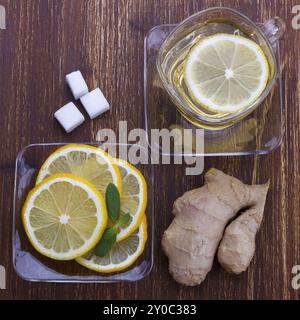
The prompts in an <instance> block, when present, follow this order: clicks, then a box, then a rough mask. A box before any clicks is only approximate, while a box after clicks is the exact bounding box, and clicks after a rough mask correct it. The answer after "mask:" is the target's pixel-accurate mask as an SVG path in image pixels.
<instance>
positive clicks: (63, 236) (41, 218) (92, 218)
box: [22, 174, 107, 260]
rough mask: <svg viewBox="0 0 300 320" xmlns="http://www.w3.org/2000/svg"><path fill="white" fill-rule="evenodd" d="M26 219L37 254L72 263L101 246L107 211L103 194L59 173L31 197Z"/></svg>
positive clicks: (30, 238) (28, 198) (25, 207)
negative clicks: (96, 246) (98, 244)
mask: <svg viewBox="0 0 300 320" xmlns="http://www.w3.org/2000/svg"><path fill="white" fill-rule="evenodd" d="M22 219H23V224H24V228H25V231H26V233H27V236H28V238H29V240H30V242H31V244H32V245H33V246H34V248H35V249H36V250H37V251H39V252H40V253H41V254H43V255H45V256H47V257H49V258H52V259H56V260H71V259H75V258H77V257H79V256H81V255H83V254H85V253H87V252H88V251H90V250H91V249H92V248H93V247H94V246H95V245H96V244H97V243H98V241H99V240H100V238H101V236H102V234H103V232H104V230H105V228H106V225H107V211H106V206H105V202H104V199H103V197H102V196H101V194H100V192H98V191H97V190H96V189H95V187H94V186H93V185H92V184H90V183H89V182H88V181H86V180H84V179H82V178H80V177H77V176H74V175H71V174H55V175H53V176H51V177H49V178H46V179H45V180H44V181H43V182H42V183H40V184H39V185H37V186H36V187H35V188H34V189H33V190H32V191H31V192H30V193H29V194H28V196H27V199H26V201H25V204H24V206H23V209H22Z"/></svg>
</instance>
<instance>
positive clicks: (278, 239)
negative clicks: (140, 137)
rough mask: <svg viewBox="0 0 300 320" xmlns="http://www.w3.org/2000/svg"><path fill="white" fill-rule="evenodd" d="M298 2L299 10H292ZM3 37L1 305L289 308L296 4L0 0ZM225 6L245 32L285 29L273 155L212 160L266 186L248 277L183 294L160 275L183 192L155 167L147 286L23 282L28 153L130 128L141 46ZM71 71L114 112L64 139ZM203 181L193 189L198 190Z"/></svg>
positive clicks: (295, 181) (298, 251)
mask: <svg viewBox="0 0 300 320" xmlns="http://www.w3.org/2000/svg"><path fill="white" fill-rule="evenodd" d="M298 2H299V1H298ZM0 4H1V5H4V6H5V7H6V12H7V29H6V30H5V31H1V30H0V109H1V114H0V136H1V142H0V145H1V147H0V227H1V229H0V234H1V238H0V264H2V265H4V266H5V267H6V271H7V290H5V291H4V290H2V291H1V290H0V299H11V298H12V299H17V298H19V299H53V298H58V299H60V298H65V299H92V298H96V299H124V298H129V299H141V298H148V299H162V298H165V299H166V298H167V299H172V298H175V299H211V298H213V299H224V298H225V299H298V298H299V297H300V290H299V291H296V290H293V289H292V287H291V279H292V274H291V269H292V267H293V265H295V264H300V205H299V194H300V177H299V170H300V160H299V158H300V157H299V146H300V144H299V139H300V133H299V123H300V112H299V108H300V105H299V90H300V85H299V84H300V81H299V80H300V79H299V67H300V58H299V53H300V52H299V49H300V30H299V31H296V30H293V29H292V27H291V20H292V17H293V15H292V7H293V5H295V4H297V0H295V1H289V0H276V1H262V0H261V1H259V0H257V1H246V0H235V1H209V0H203V1H200V0H195V1H193V0H190V1H189V0H176V1H174V0H172V1H171V0H170V1H167V0H124V1H121V0H114V1H113V0H103V1H101V0H98V1H97V0H95V1H93V0H88V1H86V0H63V1H62V0H49V1H47V0H2V1H1V3H0ZM216 5H217V6H218V5H224V6H228V7H232V8H235V9H237V10H240V11H241V12H243V13H244V14H246V15H247V16H249V17H250V18H251V19H253V20H254V21H263V20H265V19H267V18H270V17H273V16H276V15H277V16H280V17H281V18H283V19H284V20H285V22H286V24H287V32H286V33H285V36H284V39H283V41H281V50H282V52H283V61H284V63H285V69H284V71H283V79H284V88H285V96H284V100H285V105H286V113H285V137H284V140H283V143H282V145H281V146H280V147H279V148H278V149H277V150H276V151H275V152H273V153H272V154H270V155H266V156H255V157H251V156H248V157H212V158H207V159H205V167H206V168H209V167H211V166H216V167H217V168H219V169H221V170H224V171H226V172H228V173H230V174H232V175H235V176H237V177H239V178H241V179H242V180H244V181H245V182H247V183H255V182H256V183H260V182H264V181H266V180H267V179H269V178H270V179H271V188H270V192H269V196H268V200H267V204H266V211H265V219H264V222H263V224H262V228H261V230H260V233H259V235H258V237H257V249H256V254H255V257H254V259H253V261H252V263H251V266H250V268H249V270H248V271H247V272H245V273H243V274H242V275H240V276H232V275H229V274H226V273H225V272H224V271H223V270H222V269H221V268H220V267H219V265H218V264H217V263H215V265H214V268H213V270H212V272H211V273H210V274H209V275H208V277H207V279H206V281H205V282H204V283H203V284H202V285H201V286H199V287H194V288H186V287H183V286H180V285H178V284H177V283H175V282H174V281H173V279H172V278H171V277H170V276H169V274H168V270H167V260H166V258H165V256H164V255H163V253H162V250H161V248H160V245H159V243H160V239H161V236H162V233H163V230H164V229H165V228H166V227H167V226H168V225H169V223H170V221H171V218H172V217H171V213H170V212H171V206H172V202H171V201H170V200H168V201H164V199H167V198H168V199H172V201H173V200H174V199H175V198H176V197H177V196H179V195H180V194H181V193H182V192H183V191H184V190H185V189H187V188H188V187H189V186H185V185H182V179H181V177H180V176H174V175H171V172H172V171H171V170H172V169H171V168H170V167H168V166H157V167H156V168H155V173H156V181H155V201H156V210H155V212H156V228H155V240H156V246H155V258H154V268H153V271H152V273H151V274H150V276H148V277H147V278H146V279H144V280H142V281H139V282H137V283H119V284H45V283H29V282H26V281H23V280H22V279H20V278H19V277H18V276H17V275H16V273H15V272H14V270H13V266H12V252H11V236H12V235H11V224H12V205H13V184H14V165H15V158H16V155H17V153H18V151H19V150H20V149H21V148H22V147H24V146H26V145H27V144H29V143H37V142H64V141H93V140H95V134H96V132H97V129H98V128H102V127H107V128H109V127H111V128H114V127H115V126H116V124H117V122H118V121H119V120H127V121H128V123H129V129H130V128H134V127H142V126H143V125H144V124H143V40H144V37H145V35H146V33H147V31H148V30H149V29H150V28H152V27H153V26H155V25H158V24H164V23H175V22H179V21H181V20H182V19H184V18H186V17H187V16H189V15H190V14H192V13H195V12H197V11H199V10H201V9H204V8H208V7H212V6H216ZM76 69H80V70H81V71H82V72H83V73H84V74H85V76H86V78H87V81H88V84H89V86H90V87H96V86H100V87H101V88H102V89H103V91H104V92H105V94H106V96H107V97H108V100H109V101H110V102H111V104H112V105H113V106H114V108H113V110H112V112H111V114H110V115H109V114H106V115H105V116H103V117H100V118H99V119H96V120H94V121H86V123H85V124H84V125H83V126H82V127H81V128H80V129H79V130H76V131H74V132H73V133H71V134H70V135H66V134H65V133H64V132H63V130H62V129H61V128H60V127H59V125H58V124H57V122H56V121H55V120H53V112H54V111H55V110H56V109H57V108H58V107H59V106H61V105H63V104H64V103H66V102H68V101H69V100H71V98H72V97H71V95H70V92H69V90H68V89H67V87H66V85H65V81H64V76H65V74H67V73H68V72H70V71H73V70H76ZM201 182H202V177H196V178H194V180H193V182H191V185H192V184H198V185H200V184H201Z"/></svg>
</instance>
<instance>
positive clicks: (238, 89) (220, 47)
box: [184, 34, 269, 113]
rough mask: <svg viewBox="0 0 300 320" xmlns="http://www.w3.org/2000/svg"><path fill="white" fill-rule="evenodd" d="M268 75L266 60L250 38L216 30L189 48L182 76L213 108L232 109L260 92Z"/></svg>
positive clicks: (204, 103) (198, 98) (200, 100)
mask: <svg viewBox="0 0 300 320" xmlns="http://www.w3.org/2000/svg"><path fill="white" fill-rule="evenodd" d="M268 78H269V64H268V60H267V58H266V56H265V54H264V53H263V51H262V49H261V48H260V47H259V46H258V45H257V44H256V43H255V42H254V41H252V40H249V39H247V38H244V37H241V36H236V35H231V34H216V35H213V36H210V37H206V38H204V39H202V40H200V41H199V42H198V43H197V44H196V45H195V46H194V47H193V48H192V49H191V51H190V53H189V55H188V57H187V59H186V63H185V70H184V80H185V83H186V85H187V87H188V90H189V92H190V94H191V95H192V97H193V98H194V99H195V100H196V101H197V102H198V103H199V104H201V105H202V106H204V107H206V108H207V109H209V110H211V111H214V112H221V113H234V112H237V111H239V110H241V109H244V108H246V107H248V106H250V105H251V104H252V103H253V102H255V100H256V99H257V98H258V97H259V96H260V94H261V93H262V92H263V90H264V89H265V87H266V85H267V81H268Z"/></svg>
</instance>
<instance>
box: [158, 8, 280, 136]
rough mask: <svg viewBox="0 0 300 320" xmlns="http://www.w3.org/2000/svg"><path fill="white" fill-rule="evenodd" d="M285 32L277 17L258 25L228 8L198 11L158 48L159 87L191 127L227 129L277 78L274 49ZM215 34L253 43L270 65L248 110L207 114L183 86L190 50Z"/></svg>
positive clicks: (258, 101) (277, 69)
mask: <svg viewBox="0 0 300 320" xmlns="http://www.w3.org/2000/svg"><path fill="white" fill-rule="evenodd" d="M284 30H285V24H284V22H283V21H282V20H281V19H280V18H278V17H275V18H273V19H270V20H267V21H266V22H264V23H263V24H260V25H258V24H255V23H254V22H253V21H251V20H250V19H249V18H247V17H246V16H244V15H243V14H241V13H239V12H237V11H235V10H233V9H230V8H224V7H216V8H210V9H206V10H203V11H200V12H198V13H196V14H194V15H192V16H190V17H189V18H187V19H186V20H184V21H183V22H181V23H180V24H179V25H177V27H176V28H175V29H174V30H173V31H172V32H171V33H170V34H169V35H168V37H167V38H166V39H165V41H164V42H163V44H162V46H161V47H160V50H159V53H158V56H157V60H156V65H157V69H158V73H159V75H160V78H161V80H162V84H163V86H164V88H165V90H166V91H167V92H168V94H169V96H170V98H171V99H172V101H173V102H174V103H175V105H176V107H177V109H178V110H179V112H180V113H181V114H182V115H183V116H184V117H185V118H186V119H187V120H188V121H189V122H191V123H192V124H194V125H196V126H197V127H202V128H205V129H209V130H219V129H223V128H226V127H229V126H231V125H233V124H235V123H236V122H237V121H239V120H241V119H243V118H245V117H246V116H247V115H248V114H249V113H251V112H253V111H254V110H255V109H256V108H257V107H258V106H259V105H260V104H261V103H262V102H263V100H264V99H265V98H266V96H267V95H268V94H269V92H270V90H271V89H272V87H273V85H274V84H275V82H276V79H277V77H278V75H279V66H278V61H277V59H276V55H275V49H276V44H277V41H278V40H279V38H280V37H281V36H282V34H283V32H284ZM216 33H229V34H236V35H241V36H245V37H247V38H249V39H251V40H253V41H255V42H256V43H257V44H258V45H259V46H260V48H261V49H262V50H263V52H264V54H265V56H266V57H267V60H268V63H269V67H270V76H269V79H268V82H267V85H266V87H265V89H264V91H263V92H262V93H261V95H260V96H259V97H258V98H257V99H256V100H255V101H254V102H253V103H252V104H251V105H250V106H248V107H247V108H245V109H242V110H240V111H238V112H236V113H215V112H211V111H209V110H207V109H206V108H204V107H203V106H201V105H200V104H197V103H196V102H195V101H193V99H192V98H191V97H190V94H189V92H188V89H187V88H186V86H185V84H184V80H183V65H184V61H185V59H186V56H187V54H188V53H189V51H190V49H191V48H192V46H194V45H195V44H196V43H197V42H198V41H199V40H200V39H201V38H203V37H207V36H210V35H213V34H216Z"/></svg>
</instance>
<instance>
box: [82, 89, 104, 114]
mask: <svg viewBox="0 0 300 320" xmlns="http://www.w3.org/2000/svg"><path fill="white" fill-rule="evenodd" d="M80 101H81V103H82V104H83V106H84V108H85V110H86V112H87V113H88V115H89V116H90V118H91V119H94V118H96V117H98V116H99V115H100V114H102V113H103V112H105V111H108V110H109V103H108V102H107V100H106V99H105V97H104V95H103V93H102V92H101V90H100V89H99V88H97V89H95V90H93V91H91V92H89V93H88V94H86V95H84V96H83V97H81V98H80Z"/></svg>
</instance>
